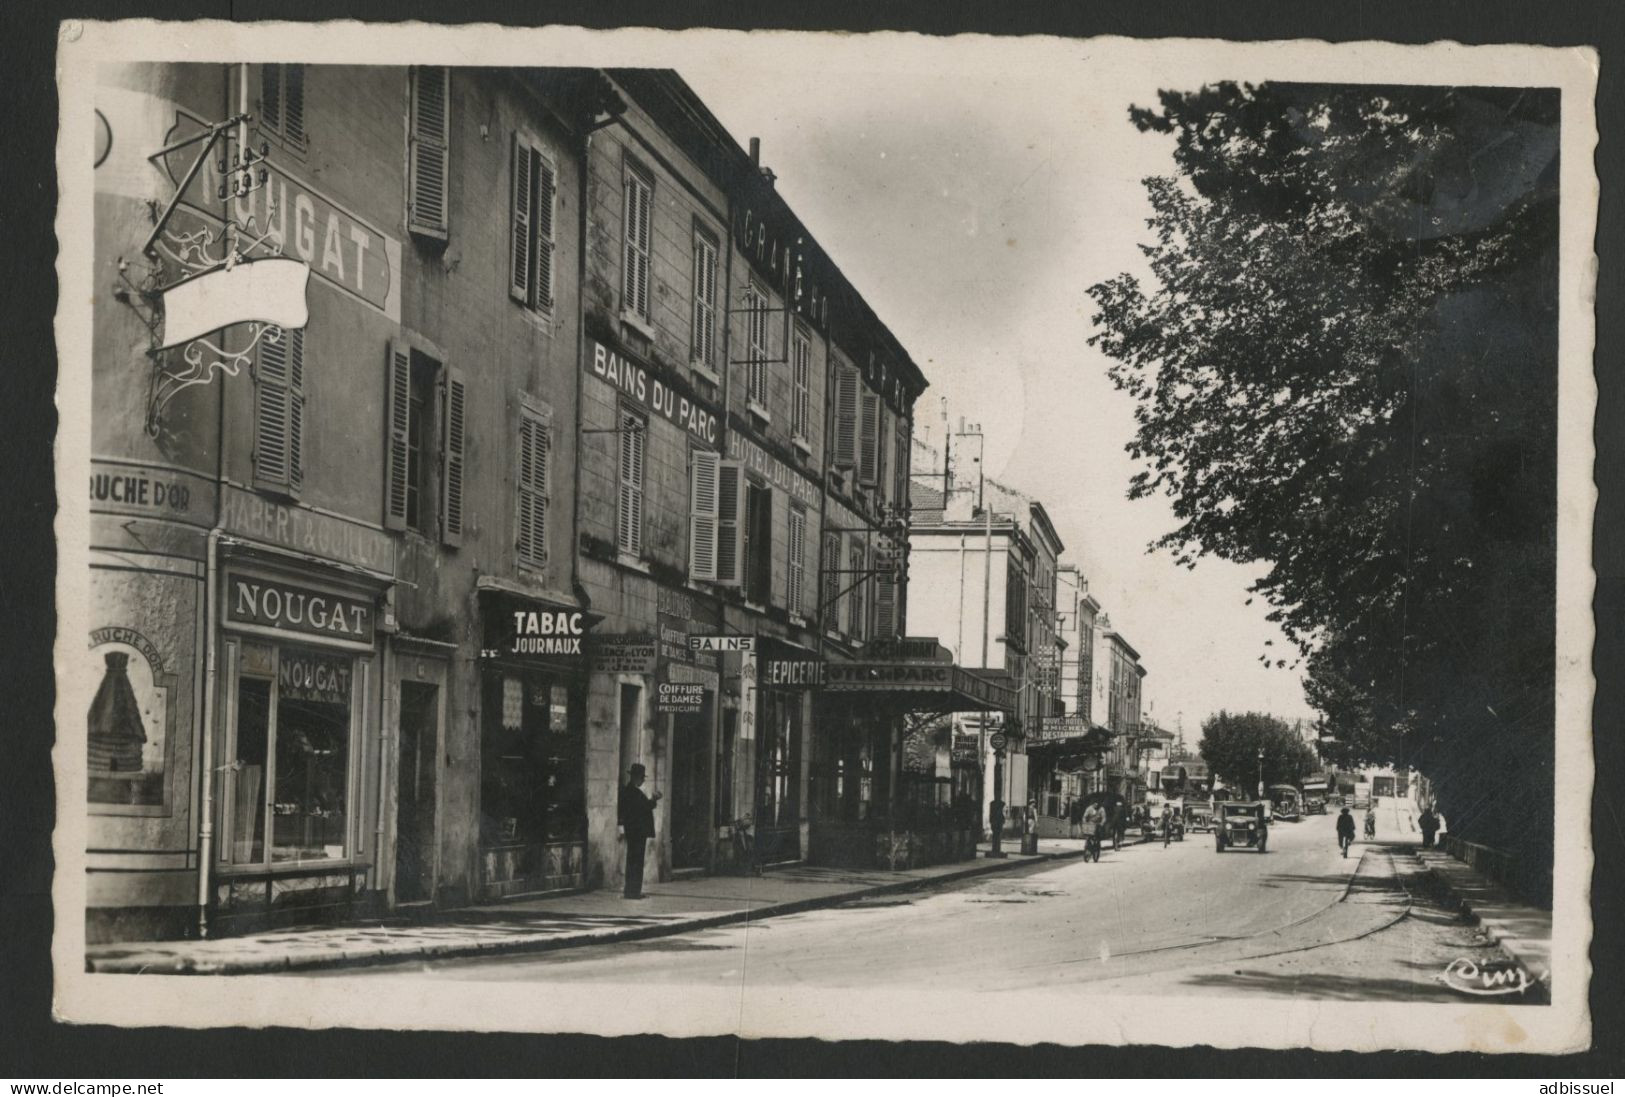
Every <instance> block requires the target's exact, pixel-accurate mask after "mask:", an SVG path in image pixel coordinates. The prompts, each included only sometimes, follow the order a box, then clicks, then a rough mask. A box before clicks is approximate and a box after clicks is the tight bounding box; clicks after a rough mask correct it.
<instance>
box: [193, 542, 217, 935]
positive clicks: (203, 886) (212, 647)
mask: <svg viewBox="0 0 1625 1097" xmlns="http://www.w3.org/2000/svg"><path fill="white" fill-rule="evenodd" d="M219 560H220V526H219V522H218V518H217V519H216V524H215V526H214V528H213V529H211V530H209V549H208V559H207V562H206V563H205V565H204V575H203V600H204V610H203V752H202V753H203V757H202V764H201V766H200V767H199V772H200V773H201V774H202V781H203V792H202V796H201V798H200V803H199V807H198V838H197V846H198V854H197V933H198V936H199V937H207V936H208V935H209V872H210V868H211V866H212V865H213V860H212V858H213V856H214V695H215V680H216V678H217V677H218V676H219V672H218V666H219V651H218V647H219V645H218V643H217V641H216V638H215V620H214V606H215V601H216V598H217V595H216V592H215V588H216V586H217V585H218V584H219V567H220V564H219Z"/></svg>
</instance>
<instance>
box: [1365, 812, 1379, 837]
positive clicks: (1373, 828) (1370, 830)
mask: <svg viewBox="0 0 1625 1097" xmlns="http://www.w3.org/2000/svg"><path fill="white" fill-rule="evenodd" d="M1365 836H1366V837H1367V838H1375V837H1376V836H1377V809H1376V808H1374V807H1367V808H1366V809H1365Z"/></svg>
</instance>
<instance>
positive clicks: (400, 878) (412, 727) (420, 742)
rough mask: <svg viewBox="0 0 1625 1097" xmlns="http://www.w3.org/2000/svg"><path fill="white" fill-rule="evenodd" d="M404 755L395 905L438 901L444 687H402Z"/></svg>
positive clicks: (400, 777)
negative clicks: (437, 803)
mask: <svg viewBox="0 0 1625 1097" xmlns="http://www.w3.org/2000/svg"><path fill="white" fill-rule="evenodd" d="M400 712H401V753H400V765H399V767H398V772H397V775H396V792H397V795H396V816H395V819H396V822H395V900H396V902H400V903H412V902H419V901H422V900H425V899H432V898H434V891H433V889H434V830H435V827H434V819H435V775H436V770H435V758H436V756H437V754H438V752H439V744H440V726H439V725H440V687H439V686H436V685H431V684H428V683H424V682H404V681H403V682H402V683H401V709H400Z"/></svg>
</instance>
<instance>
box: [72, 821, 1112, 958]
mask: <svg viewBox="0 0 1625 1097" xmlns="http://www.w3.org/2000/svg"><path fill="white" fill-rule="evenodd" d="M1082 853H1083V850H1082V849H1076V850H1061V851H1059V852H1055V853H1040V854H1038V855H1036V856H1030V857H1028V858H1026V859H1023V860H1020V861H996V860H992V859H990V858H989V859H978V861H976V862H975V863H973V864H971V865H968V866H967V867H965V868H963V869H958V870H956V871H953V872H945V873H942V874H940V875H936V876H927V877H910V878H907V879H902V880H897V881H893V882H891V883H885V884H877V885H875V886H873V887H867V888H856V889H853V890H851V891H843V892H837V893H835V894H831V895H821V896H814V897H811V898H807V899H790V900H786V901H783V902H777V903H774V902H767V903H763V904H762V905H760V906H750V905H747V906H746V907H745V908H744V909H742V910H732V911H726V912H723V913H720V914H708V915H702V916H700V917H695V918H681V917H679V918H676V919H673V920H672V921H670V922H657V923H653V924H651V925H644V926H631V927H627V928H624V929H613V930H608V931H604V932H597V933H592V932H586V933H561V934H549V935H544V936H540V937H532V938H529V939H526V938H522V937H521V938H518V939H508V940H503V939H500V938H499V939H495V940H474V941H450V942H444V943H436V944H423V943H421V942H414V943H411V944H407V945H403V946H402V947H400V948H391V947H389V946H387V945H385V946H382V947H378V946H374V947H371V948H368V949H366V950H365V951H361V950H357V951H355V952H350V953H339V954H337V955H334V954H326V953H319V952H312V953H311V954H309V955H304V956H300V955H285V956H278V957H274V958H255V959H249V960H242V961H232V960H221V961H207V962H204V963H199V962H198V961H196V960H194V959H192V958H190V957H184V956H182V957H176V958H175V959H174V960H173V961H171V962H170V963H169V964H167V965H163V966H161V967H160V966H159V965H155V964H151V963H146V964H143V965H141V966H140V969H139V970H141V971H142V972H143V973H145V974H156V975H263V974H278V973H281V972H288V971H310V970H313V969H316V968H346V967H373V966H378V965H382V964H398V963H410V962H412V961H414V960H426V959H437V960H438V959H455V958H458V957H472V956H496V955H504V954H517V953H532V952H553V951H556V950H559V949H567V948H581V947H585V946H588V945H608V944H619V943H622V942H627V941H643V940H649V939H652V938H656V937H671V936H676V935H677V934H682V933H692V932H695V931H697V930H706V929H715V928H717V927H719V926H726V925H734V924H737V923H740V922H750V921H761V920H764V919H767V918H776V917H782V916H784V915H789V914H799V913H802V912H804V911H809V910H818V909H820V908H824V907H833V906H840V905H841V904H842V903H848V902H851V901H852V900H854V899H860V898H868V897H872V896H877V895H893V894H897V893H900V892H905V891H919V890H925V889H928V888H932V887H936V886H938V885H941V884H950V883H954V882H957V881H960V880H967V879H973V878H975V877H978V876H991V875H994V874H996V873H1000V872H1008V871H1011V870H1013V869H1018V868H1024V867H1027V866H1030V865H1038V864H1047V863H1049V862H1053V861H1064V860H1070V859H1072V858H1075V857H1079V856H1081V855H1082ZM90 970H91V971H92V972H96V973H108V974H124V973H128V972H131V971H134V970H137V968H136V966H135V965H128V966H127V965H124V964H120V963H119V962H118V961H117V960H111V961H104V962H103V963H102V964H100V965H97V964H95V963H94V962H92V964H91V965H90Z"/></svg>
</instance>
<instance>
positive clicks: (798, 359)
mask: <svg viewBox="0 0 1625 1097" xmlns="http://www.w3.org/2000/svg"><path fill="white" fill-rule="evenodd" d="M811 377H812V340H810V339H808V338H807V333H806V332H804V331H802V330H801V329H800V328H797V329H796V335H795V340H794V343H793V344H792V350H791V352H790V433H791V434H792V435H793V436H795V437H796V438H800V439H801V440H802V441H806V440H807V439H808V438H811V437H812V426H811V422H812V399H811V397H810V396H809V386H810V385H811V383H812V382H811Z"/></svg>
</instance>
